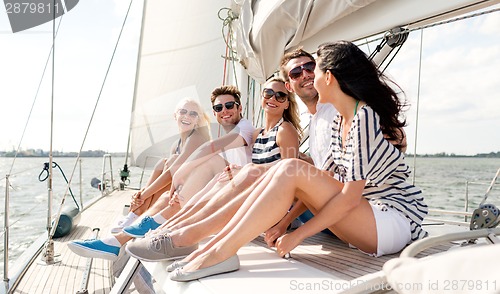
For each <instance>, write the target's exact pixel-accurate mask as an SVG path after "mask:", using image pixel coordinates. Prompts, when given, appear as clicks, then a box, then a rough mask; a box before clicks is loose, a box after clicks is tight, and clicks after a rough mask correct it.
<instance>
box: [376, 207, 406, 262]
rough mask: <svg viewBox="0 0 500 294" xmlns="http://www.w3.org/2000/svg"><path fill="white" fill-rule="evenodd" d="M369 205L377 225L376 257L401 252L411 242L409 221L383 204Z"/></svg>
mask: <svg viewBox="0 0 500 294" xmlns="http://www.w3.org/2000/svg"><path fill="white" fill-rule="evenodd" d="M370 205H371V207H372V211H373V216H374V217H375V222H376V224H377V240H378V244H377V254H376V256H382V255H386V254H392V253H396V252H399V251H401V249H403V248H404V247H405V246H406V244H408V243H409V242H410V240H411V226H410V221H409V220H408V219H407V218H406V217H405V216H404V215H403V214H402V213H400V212H399V211H397V210H396V209H394V208H390V207H388V206H385V205H383V204H382V205H380V204H372V203H370Z"/></svg>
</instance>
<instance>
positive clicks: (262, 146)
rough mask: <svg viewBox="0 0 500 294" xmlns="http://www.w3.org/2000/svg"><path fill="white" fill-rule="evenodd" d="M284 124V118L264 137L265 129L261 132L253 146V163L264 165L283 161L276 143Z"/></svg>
mask: <svg viewBox="0 0 500 294" xmlns="http://www.w3.org/2000/svg"><path fill="white" fill-rule="evenodd" d="M282 123H283V118H281V119H280V120H279V121H278V123H277V124H276V125H275V126H274V127H273V128H272V129H271V130H269V132H267V134H265V135H264V129H262V130H261V131H260V132H259V135H258V136H257V139H256V140H255V143H254V144H253V149H252V163H255V164H263V163H270V162H273V161H276V160H279V159H281V153H280V148H279V146H278V144H277V143H276V135H277V134H278V129H279V127H280V126H281V124H282Z"/></svg>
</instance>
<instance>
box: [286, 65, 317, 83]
mask: <svg viewBox="0 0 500 294" xmlns="http://www.w3.org/2000/svg"><path fill="white" fill-rule="evenodd" d="M315 67H316V62H314V61H309V62H306V63H304V64H302V65H300V66H297V67H294V68H292V70H290V71H289V72H288V76H289V77H290V79H292V80H296V79H298V78H300V76H302V71H304V70H305V71H307V72H308V73H313V72H314V68H315Z"/></svg>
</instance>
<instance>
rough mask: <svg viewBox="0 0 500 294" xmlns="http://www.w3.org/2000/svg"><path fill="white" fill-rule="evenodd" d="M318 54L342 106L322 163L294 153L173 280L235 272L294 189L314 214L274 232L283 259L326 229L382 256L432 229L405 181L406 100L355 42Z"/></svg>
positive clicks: (324, 98)
mask: <svg viewBox="0 0 500 294" xmlns="http://www.w3.org/2000/svg"><path fill="white" fill-rule="evenodd" d="M317 54H318V59H317V65H316V68H315V71H314V72H315V79H314V86H315V88H316V89H317V91H318V93H319V97H320V98H319V102H321V103H332V104H333V105H334V106H335V108H336V109H337V110H338V111H339V114H338V116H337V118H336V119H335V123H334V127H333V129H332V136H333V138H332V141H331V147H330V151H329V154H328V160H327V161H326V163H325V165H324V170H319V169H317V168H315V167H314V166H312V165H310V164H308V163H305V162H303V161H300V160H296V159H288V160H282V161H281V162H279V163H278V164H277V165H275V166H274V167H272V168H271V169H270V170H269V172H268V173H267V174H266V176H265V177H263V179H262V180H261V182H260V183H259V184H258V185H257V187H256V188H255V189H254V190H253V191H252V193H251V194H250V196H249V197H248V199H247V201H246V202H245V203H244V204H243V205H242V206H241V208H240V209H239V210H238V212H237V214H236V215H235V216H234V217H233V219H231V222H230V223H229V224H228V225H227V226H226V227H225V228H224V229H223V230H221V231H220V232H219V234H218V235H217V236H215V237H214V238H215V239H217V240H218V241H217V242H211V246H210V247H206V248H204V249H203V253H201V254H198V255H197V257H196V258H195V259H193V260H191V262H190V263H188V264H187V265H185V266H184V267H183V268H182V269H180V270H178V271H177V272H175V273H174V274H173V275H172V276H171V278H172V279H173V280H176V281H189V280H192V279H195V278H200V277H204V276H207V275H213V274H218V273H223V272H228V271H233V270H237V269H238V267H239V262H238V261H237V256H236V252H237V251H238V249H239V248H240V247H241V246H243V245H245V244H246V243H247V242H249V241H250V240H252V239H253V238H255V237H256V236H258V235H259V234H260V233H262V232H263V231H264V230H266V229H267V228H269V227H270V226H272V225H273V224H275V223H277V222H278V221H280V219H282V218H283V217H284V215H286V213H287V211H288V208H289V207H290V204H291V203H292V201H293V199H294V197H295V196H296V197H298V198H299V199H300V200H302V202H303V203H304V204H305V205H306V206H307V207H308V208H309V209H310V210H311V211H312V212H313V213H314V215H315V216H314V217H313V218H312V219H311V220H310V221H308V222H307V223H305V224H304V225H303V226H301V227H299V228H298V229H297V230H295V231H293V232H291V233H289V234H285V235H283V236H281V237H280V238H278V239H277V241H276V248H277V252H278V254H279V255H281V256H284V255H285V254H286V253H288V252H290V251H291V250H292V249H293V248H295V247H296V246H297V245H299V244H300V243H301V242H302V241H303V240H304V239H306V238H307V237H310V236H312V235H314V234H316V233H318V232H320V231H321V230H323V229H324V228H328V229H329V230H331V231H332V232H333V233H334V234H335V235H336V236H337V237H339V238H340V239H342V240H343V241H345V242H346V243H349V244H351V245H352V246H355V247H357V248H359V249H360V250H362V251H364V252H366V253H369V254H373V255H377V256H380V255H383V254H390V253H395V252H398V251H400V250H401V249H403V248H404V247H405V246H406V244H408V243H410V242H412V241H414V240H416V239H419V238H422V237H424V236H425V235H426V233H425V231H423V230H422V227H421V223H422V220H423V218H424V216H425V215H426V214H427V205H426V204H425V203H424V201H423V197H422V194H421V191H420V190H419V189H418V188H416V187H414V186H413V185H411V184H409V183H407V182H406V180H407V178H408V175H409V169H408V166H407V165H406V164H405V163H404V154H403V152H401V150H400V148H401V146H400V145H402V144H401V142H403V135H402V132H401V131H400V129H401V128H402V127H403V126H404V125H405V122H404V121H401V109H402V107H403V106H404V103H402V102H401V101H400V100H399V98H398V96H397V94H396V92H395V91H394V90H393V89H392V88H391V87H390V86H389V85H388V84H387V83H388V80H387V79H386V78H385V77H384V76H383V74H382V73H381V72H380V71H378V69H377V68H376V67H375V65H374V64H373V63H372V62H371V61H370V60H369V59H368V58H367V56H366V55H365V54H364V52H362V51H361V50H360V49H359V48H358V47H356V46H355V45H354V44H352V43H350V42H337V43H328V44H324V45H321V46H320V47H319V49H318V52H317ZM334 174H336V175H335V178H334V177H332V176H333V175H334ZM339 179H340V180H339ZM257 220H258V221H257Z"/></svg>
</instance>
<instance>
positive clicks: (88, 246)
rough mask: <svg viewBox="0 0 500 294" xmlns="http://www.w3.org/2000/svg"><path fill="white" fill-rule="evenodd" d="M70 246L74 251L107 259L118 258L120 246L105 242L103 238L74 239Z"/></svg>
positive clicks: (90, 256)
mask: <svg viewBox="0 0 500 294" xmlns="http://www.w3.org/2000/svg"><path fill="white" fill-rule="evenodd" d="M68 248H69V249H71V251H73V252H74V253H76V254H78V255H80V256H83V257H89V258H102V259H107V260H113V261H114V260H116V259H118V254H119V253H120V247H116V246H111V245H107V244H104V243H103V242H102V241H101V240H95V239H92V240H84V241H73V242H69V243H68Z"/></svg>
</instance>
